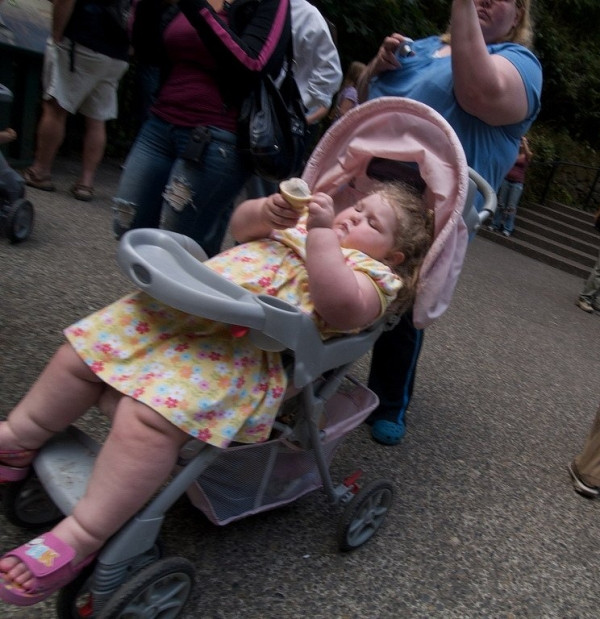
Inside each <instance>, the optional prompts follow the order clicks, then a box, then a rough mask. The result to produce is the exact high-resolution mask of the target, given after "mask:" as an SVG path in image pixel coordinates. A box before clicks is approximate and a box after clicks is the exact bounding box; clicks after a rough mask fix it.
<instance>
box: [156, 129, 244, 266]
mask: <svg viewBox="0 0 600 619" xmlns="http://www.w3.org/2000/svg"><path fill="white" fill-rule="evenodd" d="M211 132H212V140H211V141H210V142H208V143H207V145H206V147H205V149H204V153H203V156H202V159H201V161H200V162H199V163H194V162H191V161H186V160H184V159H182V158H180V159H178V160H177V162H176V163H175V165H174V166H173V170H172V172H171V176H170V178H169V182H168V183H167V187H166V188H165V191H164V198H165V200H164V204H163V211H162V215H163V218H162V221H161V227H162V228H165V229H167V230H173V231H174V232H180V233H182V234H186V235H187V236H189V237H191V238H193V239H194V240H195V241H196V242H197V243H199V244H200V245H201V246H202V248H203V249H204V251H205V252H206V253H207V254H208V255H209V256H214V255H215V254H217V253H219V251H221V244H222V242H223V238H224V237H225V232H226V231H227V225H228V223H229V217H230V216H231V211H232V209H233V203H234V200H235V198H236V196H237V195H238V194H239V192H240V191H241V189H242V187H243V186H244V183H245V182H246V180H247V178H248V176H249V171H248V170H247V168H246V167H245V165H244V163H243V161H242V159H241V157H240V155H239V153H238V151H237V147H236V138H235V136H234V135H233V134H231V133H229V132H226V131H221V130H219V129H214V128H211ZM178 137H179V140H180V143H179V145H178V147H179V153H180V154H182V153H183V152H184V149H185V145H186V143H187V136H186V135H184V134H182V133H181V132H179V134H178Z"/></svg>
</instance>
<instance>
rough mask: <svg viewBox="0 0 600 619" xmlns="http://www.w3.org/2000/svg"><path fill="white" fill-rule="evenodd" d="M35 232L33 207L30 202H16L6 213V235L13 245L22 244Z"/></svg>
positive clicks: (22, 199) (21, 200)
mask: <svg viewBox="0 0 600 619" xmlns="http://www.w3.org/2000/svg"><path fill="white" fill-rule="evenodd" d="M32 230H33V205H32V204H31V202H29V200H25V199H24V198H20V199H19V200H15V201H14V202H13V203H12V204H11V205H10V206H9V207H8V209H7V212H6V235H7V236H8V240H9V241H10V242H11V243H20V242H21V241H24V240H25V239H27V238H28V237H29V235H30V234H31V231H32Z"/></svg>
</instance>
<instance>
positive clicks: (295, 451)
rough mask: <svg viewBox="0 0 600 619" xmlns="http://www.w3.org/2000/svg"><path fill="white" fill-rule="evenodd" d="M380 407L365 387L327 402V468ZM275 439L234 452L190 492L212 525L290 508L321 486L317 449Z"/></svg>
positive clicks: (324, 449)
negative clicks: (344, 442) (343, 443)
mask: <svg viewBox="0 0 600 619" xmlns="http://www.w3.org/2000/svg"><path fill="white" fill-rule="evenodd" d="M376 405H377V397H376V396H375V394H374V393H373V392H372V391H370V390H369V389H366V388H365V387H363V386H362V385H360V384H356V385H355V386H354V388H353V389H352V390H351V391H347V392H338V393H335V394H334V395H333V396H332V397H331V398H330V399H329V400H328V402H327V403H326V404H325V415H324V422H325V425H324V427H323V428H322V430H321V433H320V434H321V449H322V452H323V455H324V457H325V460H326V462H327V465H329V464H330V463H331V461H332V459H333V456H334V454H335V452H336V449H337V448H338V447H339V445H340V443H341V441H342V439H343V438H344V436H345V435H346V434H347V433H348V432H349V431H350V430H352V429H354V428H356V427H357V426H359V425H360V424H361V423H362V422H363V421H364V420H365V419H366V418H367V417H368V415H369V413H370V412H371V411H372V410H373V409H374V408H375V407H376ZM273 434H274V438H272V439H270V440H268V441H266V442H264V443H258V444H253V445H238V446H234V447H229V448H228V449H227V450H225V451H223V452H222V454H221V455H220V457H219V458H218V459H217V460H216V461H215V462H214V463H213V464H211V465H209V466H208V468H207V469H206V470H205V471H203V472H202V474H201V475H200V476H199V477H198V479H197V480H196V482H195V483H194V484H193V485H192V486H191V487H190V488H188V490H187V494H188V497H189V499H190V500H191V502H192V503H193V504H194V505H195V506H196V507H197V508H198V509H200V510H201V511H202V512H203V513H204V514H205V515H206V516H207V518H208V519H209V520H210V521H211V522H213V523H214V524H218V525H225V524H227V523H229V522H232V521H234V520H238V519H240V518H242V517H245V516H248V515H251V514H256V513H259V512H261V511H265V510H268V509H272V508H274V507H277V506H279V505H285V504H286V503H290V502H292V501H294V500H296V499H298V498H299V497H301V496H302V495H304V494H307V493H308V492H311V491H312V490H315V489H317V488H319V487H321V485H322V482H321V477H320V475H319V470H318V468H317V463H316V458H315V453H314V449H312V448H309V449H304V448H303V447H302V446H300V445H299V444H298V443H297V442H296V441H294V439H293V435H292V436H286V433H285V432H284V431H283V432H280V431H278V430H276V431H275V432H274V433H273ZM278 434H279V436H277V435H278Z"/></svg>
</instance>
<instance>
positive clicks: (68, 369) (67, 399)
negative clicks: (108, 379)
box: [0, 344, 106, 466]
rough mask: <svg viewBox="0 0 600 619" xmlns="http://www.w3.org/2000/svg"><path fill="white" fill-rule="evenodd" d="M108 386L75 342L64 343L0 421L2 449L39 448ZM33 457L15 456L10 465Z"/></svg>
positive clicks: (18, 464)
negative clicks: (4, 419) (21, 458)
mask: <svg viewBox="0 0 600 619" xmlns="http://www.w3.org/2000/svg"><path fill="white" fill-rule="evenodd" d="M105 389H106V385H105V383H103V382H102V381H101V380H100V379H99V378H98V377H97V376H96V375H95V374H94V373H93V372H92V371H91V370H90V369H89V367H88V366H87V365H86V364H85V363H84V361H83V360H82V359H81V358H80V357H79V356H78V355H77V353H76V352H75V351H74V349H73V348H72V347H71V345H70V344H63V345H62V346H61V347H60V348H59V349H58V351H57V352H56V354H55V355H54V357H52V359H51V360H50V362H49V363H48V365H47V366H46V368H45V369H44V371H43V372H42V373H41V374H40V376H39V378H38V379H37V381H36V382H35V383H34V384H33V386H32V387H31V389H30V390H29V392H28V393H27V395H25V397H24V398H23V399H22V400H21V401H20V402H19V404H17V406H16V407H15V408H14V409H13V410H12V412H11V413H10V414H9V416H8V418H7V420H6V422H3V423H0V449H4V450H7V449H38V448H39V447H41V446H42V445H43V444H44V443H45V442H46V441H47V440H48V439H49V438H50V437H51V436H53V435H54V434H56V433H57V432H60V431H61V430H64V429H65V428H66V427H67V426H68V425H69V424H71V423H73V421H75V420H76V419H78V418H79V417H80V416H81V415H83V413H85V411H86V410H87V409H88V408H90V406H93V405H94V404H95V403H96V402H97V401H98V399H99V398H100V396H101V395H102V393H103V391H104V390H105ZM31 458H32V456H26V457H25V458H24V461H22V462H21V461H19V460H17V459H11V461H10V465H11V466H25V465H26V464H28V463H29V462H28V461H29V460H31Z"/></svg>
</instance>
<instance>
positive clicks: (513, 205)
mask: <svg viewBox="0 0 600 619" xmlns="http://www.w3.org/2000/svg"><path fill="white" fill-rule="evenodd" d="M508 186H509V187H508V193H507V195H506V208H505V211H506V217H505V219H504V230H505V232H507V233H508V234H509V235H510V234H512V233H513V232H514V230H515V216H516V215H517V207H518V206H519V200H520V199H521V194H522V193H523V183H508Z"/></svg>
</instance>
